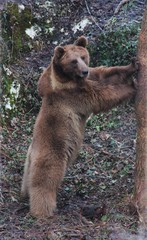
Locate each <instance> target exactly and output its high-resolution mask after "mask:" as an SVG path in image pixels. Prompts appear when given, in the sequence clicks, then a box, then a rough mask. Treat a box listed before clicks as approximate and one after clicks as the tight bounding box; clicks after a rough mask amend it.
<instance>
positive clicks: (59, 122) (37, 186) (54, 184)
mask: <svg viewBox="0 0 147 240" xmlns="http://www.w3.org/2000/svg"><path fill="white" fill-rule="evenodd" d="M86 45H87V41H86V39H85V38H84V37H80V38H79V39H78V40H77V41H76V43H75V44H73V45H66V46H64V47H61V46H58V47H56V48H55V51H54V56H53V59H52V61H51V64H50V65H49V67H48V68H47V70H46V71H45V72H44V73H43V75H42V77H41V78H40V81H39V92H40V95H42V96H43V98H42V106H41V109H40V112H39V115H38V117H37V120H36V123H35V126H34V132H33V139H32V143H31V145H30V147H29V150H28V154H27V159H26V163H25V168H24V176H23V182H22V188H21V194H22V196H23V197H25V196H27V195H29V198H30V211H31V214H32V215H33V216H36V217H48V216H52V215H53V212H54V210H55V208H56V194H57V190H58V188H59V186H60V184H61V182H62V180H63V178H64V175H65V172H66V169H67V167H68V165H69V164H70V163H71V162H73V161H74V160H75V159H76V156H77V153H78V151H79V149H80V146H81V144H82V141H83V137H84V130H85V123H86V120H87V118H88V117H89V115H90V114H91V113H94V114H97V113H99V112H101V111H104V110H108V109H110V108H112V107H113V106H116V105H118V104H119V103H121V102H122V101H123V100H125V99H128V98H130V97H132V96H134V94H135V92H136V90H135V87H134V84H133V81H131V82H130V81H129V80H128V79H129V77H130V76H131V75H132V74H133V73H134V72H135V71H136V70H137V68H138V65H137V63H136V62H135V61H134V62H133V63H131V64H130V65H128V66H122V67H119V66H118V67H110V68H107V67H100V68H94V69H91V68H89V67H88V64H89V54H88V51H87V49H86ZM88 74H89V77H88V78H89V79H88V78H87V76H88ZM90 79H92V80H94V81H92V80H90Z"/></svg>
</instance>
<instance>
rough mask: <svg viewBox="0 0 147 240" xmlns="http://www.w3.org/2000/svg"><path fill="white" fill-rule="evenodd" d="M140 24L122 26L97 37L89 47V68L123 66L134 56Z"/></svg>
mask: <svg viewBox="0 0 147 240" xmlns="http://www.w3.org/2000/svg"><path fill="white" fill-rule="evenodd" d="M139 31H140V24H138V23H134V24H132V25H127V26H126V25H124V26H122V27H119V28H117V29H115V30H111V31H109V32H106V33H103V34H101V35H99V37H98V38H97V39H96V41H95V42H94V43H92V44H91V45H90V46H89V52H90V56H91V66H99V65H107V66H113V65H123V64H124V65H125V64H128V63H129V62H130V59H131V58H132V57H134V56H136V49H137V40H138V33H139Z"/></svg>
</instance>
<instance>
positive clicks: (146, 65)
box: [135, 6, 147, 227]
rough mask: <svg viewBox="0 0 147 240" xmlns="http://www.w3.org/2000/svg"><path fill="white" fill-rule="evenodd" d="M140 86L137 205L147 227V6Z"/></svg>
mask: <svg viewBox="0 0 147 240" xmlns="http://www.w3.org/2000/svg"><path fill="white" fill-rule="evenodd" d="M138 60H139V62H140V71H139V74H138V81H139V87H138V91H137V97H136V118H137V148H136V151H137V153H136V154H137V155H136V179H135V205H136V207H137V211H138V213H139V218H140V220H141V221H142V222H143V223H144V224H145V226H146V227H147V6H146V8H145V12H144V17H143V21H142V28H141V32H140V36H139V42H138Z"/></svg>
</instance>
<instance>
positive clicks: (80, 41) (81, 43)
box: [74, 36, 88, 48]
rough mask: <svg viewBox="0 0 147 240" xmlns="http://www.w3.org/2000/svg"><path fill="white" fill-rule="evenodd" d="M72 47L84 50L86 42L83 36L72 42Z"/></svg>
mask: <svg viewBox="0 0 147 240" xmlns="http://www.w3.org/2000/svg"><path fill="white" fill-rule="evenodd" d="M74 45H76V46H81V47H84V48H86V46H87V45H88V41H87V39H86V38H85V37H84V36H81V37H79V38H78V39H77V40H76V41H75V42H74Z"/></svg>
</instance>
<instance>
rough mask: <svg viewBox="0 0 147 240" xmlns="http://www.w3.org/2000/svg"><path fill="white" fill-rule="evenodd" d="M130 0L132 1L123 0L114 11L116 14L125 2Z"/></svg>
mask: <svg viewBox="0 0 147 240" xmlns="http://www.w3.org/2000/svg"><path fill="white" fill-rule="evenodd" d="M129 1H131V0H121V1H120V3H119V4H118V6H117V8H116V9H115V11H114V14H117V13H118V12H119V11H120V9H121V7H122V6H123V5H124V4H126V3H128V2H129Z"/></svg>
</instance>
